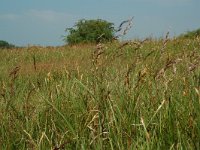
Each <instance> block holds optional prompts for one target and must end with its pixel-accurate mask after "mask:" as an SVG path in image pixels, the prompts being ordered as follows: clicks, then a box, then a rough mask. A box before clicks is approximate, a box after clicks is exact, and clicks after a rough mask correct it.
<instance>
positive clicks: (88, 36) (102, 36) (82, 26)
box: [65, 19, 114, 44]
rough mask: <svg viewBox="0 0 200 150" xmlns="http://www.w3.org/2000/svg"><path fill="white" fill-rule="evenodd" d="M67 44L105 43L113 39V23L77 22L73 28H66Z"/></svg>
mask: <svg viewBox="0 0 200 150" xmlns="http://www.w3.org/2000/svg"><path fill="white" fill-rule="evenodd" d="M66 31H67V32H69V35H68V36H66V38H65V41H66V42H67V43H68V44H78V43H97V42H100V41H101V42H107V41H110V40H112V39H113V36H114V27H113V23H110V22H107V21H105V20H101V19H97V20H84V19H82V20H79V21H78V22H77V23H76V24H75V26H74V27H73V28H67V29H66Z"/></svg>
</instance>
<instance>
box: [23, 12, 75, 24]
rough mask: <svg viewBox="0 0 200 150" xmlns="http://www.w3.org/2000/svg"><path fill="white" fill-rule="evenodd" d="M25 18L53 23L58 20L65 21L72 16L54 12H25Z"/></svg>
mask: <svg viewBox="0 0 200 150" xmlns="http://www.w3.org/2000/svg"><path fill="white" fill-rule="evenodd" d="M27 16H29V17H32V18H34V19H38V20H40V21H44V22H55V21H59V20H66V19H68V18H71V16H72V15H69V14H67V13H64V12H56V11H52V10H34V9H32V10H29V11H28V12H27Z"/></svg>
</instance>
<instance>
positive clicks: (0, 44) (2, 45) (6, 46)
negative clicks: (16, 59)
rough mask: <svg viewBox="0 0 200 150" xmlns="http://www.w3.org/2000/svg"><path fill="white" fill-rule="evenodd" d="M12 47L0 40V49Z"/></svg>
mask: <svg viewBox="0 0 200 150" xmlns="http://www.w3.org/2000/svg"><path fill="white" fill-rule="evenodd" d="M12 47H14V45H12V44H9V43H8V42H6V41H3V40H0V48H12Z"/></svg>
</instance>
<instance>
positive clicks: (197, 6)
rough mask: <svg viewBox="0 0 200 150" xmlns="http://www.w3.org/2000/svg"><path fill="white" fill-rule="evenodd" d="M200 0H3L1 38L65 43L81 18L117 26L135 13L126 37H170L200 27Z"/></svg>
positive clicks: (14, 42)
mask: <svg viewBox="0 0 200 150" xmlns="http://www.w3.org/2000/svg"><path fill="white" fill-rule="evenodd" d="M199 14H200V0H101V1H100V0H1V5H0V40H6V41H8V42H10V43H12V44H15V45H18V46H22V45H23V46H25V45H28V44H32V45H44V46H46V45H52V46H57V45H62V44H64V42H63V41H62V35H65V31H64V30H65V28H67V27H71V26H73V25H74V23H75V22H76V21H77V20H79V19H83V18H85V19H105V20H107V21H109V22H113V23H114V24H115V25H116V26H118V25H119V24H120V23H121V21H123V20H126V19H128V18H130V17H132V16H134V20H133V27H132V28H131V30H130V31H129V33H128V35H127V36H126V38H128V39H132V38H144V37H148V36H153V37H161V36H164V35H165V33H166V32H167V31H169V32H170V35H171V36H174V35H179V34H180V33H183V32H185V31H188V30H194V29H197V28H200V15H199Z"/></svg>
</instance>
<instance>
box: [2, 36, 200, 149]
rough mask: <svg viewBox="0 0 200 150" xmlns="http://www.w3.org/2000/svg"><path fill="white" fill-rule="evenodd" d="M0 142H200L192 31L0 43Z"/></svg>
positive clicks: (198, 60)
mask: <svg viewBox="0 0 200 150" xmlns="http://www.w3.org/2000/svg"><path fill="white" fill-rule="evenodd" d="M0 58H1V60H0V94H1V95H0V119H1V121H0V149H2V150H4V149H5V150H8V149H20V150H23V149H41V150H46V149H52V150H61V149H78V150H79V149H85V150H88V149H95V150H98V149H99V150H103V149H106V150H107V149H111V150H117V149H119V150H128V149H152V150H154V149H162V150H163V149H200V140H199V139H200V68H199V65H200V39H199V38H195V39H167V38H166V39H160V40H153V39H148V40H145V41H139V40H138V41H132V42H127V43H117V42H116V43H112V44H109V43H108V44H100V45H77V46H73V47H70V46H63V47H46V48H44V47H36V46H33V47H26V48H16V49H8V50H0Z"/></svg>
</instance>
